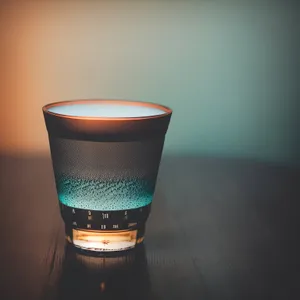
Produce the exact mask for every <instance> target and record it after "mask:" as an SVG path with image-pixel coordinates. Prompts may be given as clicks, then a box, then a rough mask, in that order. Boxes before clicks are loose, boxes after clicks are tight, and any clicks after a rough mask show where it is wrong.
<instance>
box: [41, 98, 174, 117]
mask: <svg viewBox="0 0 300 300" xmlns="http://www.w3.org/2000/svg"><path fill="white" fill-rule="evenodd" d="M95 103H100V104H119V105H124V106H133V107H138V106H142V107H148V108H155V109H158V110H161V111H163V112H164V113H161V114H154V115H147V116H136V117H126V116H125V117H103V116H75V115H66V114H61V113H57V112H51V111H49V109H50V108H52V107H58V106H66V105H72V104H87V105H89V104H95ZM42 109H43V112H44V113H45V114H48V115H52V116H54V117H59V118H64V119H73V120H99V121H101V120H103V121H122V120H124V121H128V120H147V119H159V118H164V117H166V116H169V115H171V114H172V112H173V111H172V109H171V108H169V107H167V106H165V105H162V104H158V103H153V102H146V101H135V100H121V99H76V100H64V101H58V102H52V103H48V104H46V105H44V106H43V107H42Z"/></svg>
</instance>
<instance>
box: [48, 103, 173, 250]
mask: <svg viewBox="0 0 300 300" xmlns="http://www.w3.org/2000/svg"><path fill="white" fill-rule="evenodd" d="M43 113H44V118H45V123H46V127H47V130H48V135H49V144H50V150H51V157H52V164H53V170H54V176H55V183H56V189H57V194H58V200H59V205H60V211H61V216H62V218H63V220H64V223H65V232H66V238H67V240H68V242H70V243H71V244H73V245H74V246H75V247H76V248H78V249H81V250H84V251H87V252H88V253H89V251H97V252H99V253H107V252H119V251H125V250H129V249H132V248H134V247H136V246H137V245H138V244H140V243H142V242H143V240H144V235H145V225H146V221H147V219H148V216H149V213H150V209H151V203H152V199H153V195H154V191H155V185H156V178H157V173H158V169H159V165H160V160H161V154H162V150H163V145H164V140H165V134H166V132H167V129H168V126H169V122H170V118H171V115H172V110H171V109H170V108H168V107H166V106H163V105H159V104H154V103H149V102H139V101H125V100H73V101H63V102H56V103H51V104H48V105H45V106H44V107H43Z"/></svg>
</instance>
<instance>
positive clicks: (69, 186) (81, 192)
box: [56, 176, 155, 211]
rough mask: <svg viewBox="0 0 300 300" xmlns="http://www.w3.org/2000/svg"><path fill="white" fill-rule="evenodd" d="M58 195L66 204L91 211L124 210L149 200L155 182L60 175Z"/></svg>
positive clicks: (141, 204) (146, 202)
mask: <svg viewBox="0 0 300 300" xmlns="http://www.w3.org/2000/svg"><path fill="white" fill-rule="evenodd" d="M56 185H57V191H58V198H59V201H60V202H61V203H63V204H64V205H66V206H70V207H74V208H81V209H90V210H103V211H114V210H127V209H136V208H140V207H143V206H146V205H148V204H150V203H151V202H152V199H153V193H154V187H155V183H154V182H153V181H150V180H144V179H119V180H116V179H113V180H105V181H103V180H95V179H80V178H72V177H68V176H61V177H60V178H58V179H57V180H56Z"/></svg>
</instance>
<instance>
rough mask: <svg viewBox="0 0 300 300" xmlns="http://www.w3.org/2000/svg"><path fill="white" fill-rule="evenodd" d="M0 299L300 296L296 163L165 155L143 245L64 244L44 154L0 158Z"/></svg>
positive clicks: (299, 208)
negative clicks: (97, 248) (106, 252)
mask: <svg viewBox="0 0 300 300" xmlns="http://www.w3.org/2000/svg"><path fill="white" fill-rule="evenodd" d="M0 164H1V168H0V189H1V192H0V197H1V198H0V213H1V218H0V220H1V221H0V225H1V227H0V238H1V247H0V272H1V273H0V274H1V280H0V299H118V298H119V299H166V300H168V299H205V300H209V299H218V300H222V299H243V300H244V299H284V300H287V299H288V300H290V299H300V243H299V242H300V197H299V196H300V170H299V168H292V167H284V166H276V165H271V164H263V163H258V162H253V161H246V160H234V159H208V158H197V157H194V158H192V157H166V156H165V157H164V158H163V161H162V164H161V168H160V173H159V178H158V183H157V189H156V195H155V198H154V201H153V206H152V212H151V216H150V219H149V220H148V222H147V228H146V239H145V243H144V246H142V247H140V248H138V249H137V250H136V251H131V252H129V253H128V254H127V255H125V256H121V257H113V258H111V257H110V258H101V257H87V256H83V255H80V254H78V253H75V252H74V251H73V250H72V248H70V247H68V246H66V245H65V238H64V226H63V222H62V220H61V218H60V214H59V208H58V202H57V198H56V193H55V185H54V179H53V174H52V167H51V161H50V158H49V157H46V156H44V157H42V156H40V157H31V156H27V157H24V156H23V157H8V156H1V158H0Z"/></svg>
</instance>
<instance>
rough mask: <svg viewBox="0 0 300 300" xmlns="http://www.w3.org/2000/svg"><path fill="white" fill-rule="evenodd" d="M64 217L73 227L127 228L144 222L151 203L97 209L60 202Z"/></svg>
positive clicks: (136, 226)
mask: <svg viewBox="0 0 300 300" xmlns="http://www.w3.org/2000/svg"><path fill="white" fill-rule="evenodd" d="M60 206H61V213H62V217H63V219H64V220H65V222H66V224H70V223H71V224H72V228H80V229H89V230H127V229H135V228H138V227H139V225H141V224H144V223H145V222H146V220H147V218H148V216H149V214H150V208H151V204H149V205H147V206H144V207H140V208H137V209H128V210H118V211H96V210H88V209H79V208H72V207H69V206H66V205H64V204H62V203H60Z"/></svg>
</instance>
